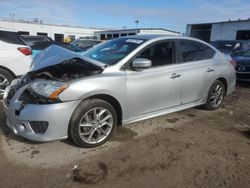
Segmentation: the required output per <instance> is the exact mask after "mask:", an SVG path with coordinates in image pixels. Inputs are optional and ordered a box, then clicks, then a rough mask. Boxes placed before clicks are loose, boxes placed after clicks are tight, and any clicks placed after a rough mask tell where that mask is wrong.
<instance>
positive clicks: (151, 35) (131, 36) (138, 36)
mask: <svg viewBox="0 0 250 188" xmlns="http://www.w3.org/2000/svg"><path fill="white" fill-rule="evenodd" d="M121 38H133V39H143V40H152V39H157V38H159V39H160V38H169V39H170V38H189V37H183V36H178V35H160V34H147V35H130V36H125V37H121Z"/></svg>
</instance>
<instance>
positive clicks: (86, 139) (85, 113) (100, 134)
mask: <svg viewBox="0 0 250 188" xmlns="http://www.w3.org/2000/svg"><path fill="white" fill-rule="evenodd" d="M95 117H96V118H95ZM106 118H108V119H106ZM105 119H106V120H105ZM103 120H105V121H104V122H103ZM105 123H106V124H105ZM103 124H105V125H103ZM116 126H117V113H116V111H115V109H114V107H113V106H112V105H111V104H109V103H107V102H106V101H104V100H101V99H87V100H84V101H82V102H81V103H80V104H79V105H78V107H77V108H76V109H75V111H74V112H73V115H72V117H71V120H70V124H69V137H70V138H71V140H72V141H73V142H74V143H75V144H76V145H77V146H78V147H82V148H92V147H97V146H100V145H102V144H104V143H105V142H107V141H108V140H109V139H110V137H111V136H112V134H113V133H114V131H115V128H116ZM80 134H81V136H80ZM91 135H92V136H91Z"/></svg>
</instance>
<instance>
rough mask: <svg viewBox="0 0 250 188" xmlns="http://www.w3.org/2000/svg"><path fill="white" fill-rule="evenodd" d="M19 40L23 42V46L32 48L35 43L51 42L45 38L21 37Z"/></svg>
mask: <svg viewBox="0 0 250 188" xmlns="http://www.w3.org/2000/svg"><path fill="white" fill-rule="evenodd" d="M21 38H22V39H23V40H24V42H25V44H27V45H28V46H32V45H34V44H35V43H37V42H51V41H50V40H49V39H48V38H46V37H27V36H21Z"/></svg>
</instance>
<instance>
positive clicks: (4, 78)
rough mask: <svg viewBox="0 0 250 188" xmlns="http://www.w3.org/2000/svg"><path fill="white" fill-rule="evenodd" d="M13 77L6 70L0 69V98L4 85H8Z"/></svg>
mask: <svg viewBox="0 0 250 188" xmlns="http://www.w3.org/2000/svg"><path fill="white" fill-rule="evenodd" d="M13 79H14V76H12V75H11V74H10V73H9V72H8V71H6V70H4V69H0V99H2V98H3V95H4V91H5V89H6V87H7V86H8V85H10V83H11V81H12V80H13Z"/></svg>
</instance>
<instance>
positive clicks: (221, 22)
mask: <svg viewBox="0 0 250 188" xmlns="http://www.w3.org/2000/svg"><path fill="white" fill-rule="evenodd" d="M247 21H248V22H250V18H248V19H243V20H241V19H238V20H228V21H220V22H208V23H194V24H187V26H189V25H209V24H210V25H211V24H223V23H235V22H247Z"/></svg>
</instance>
